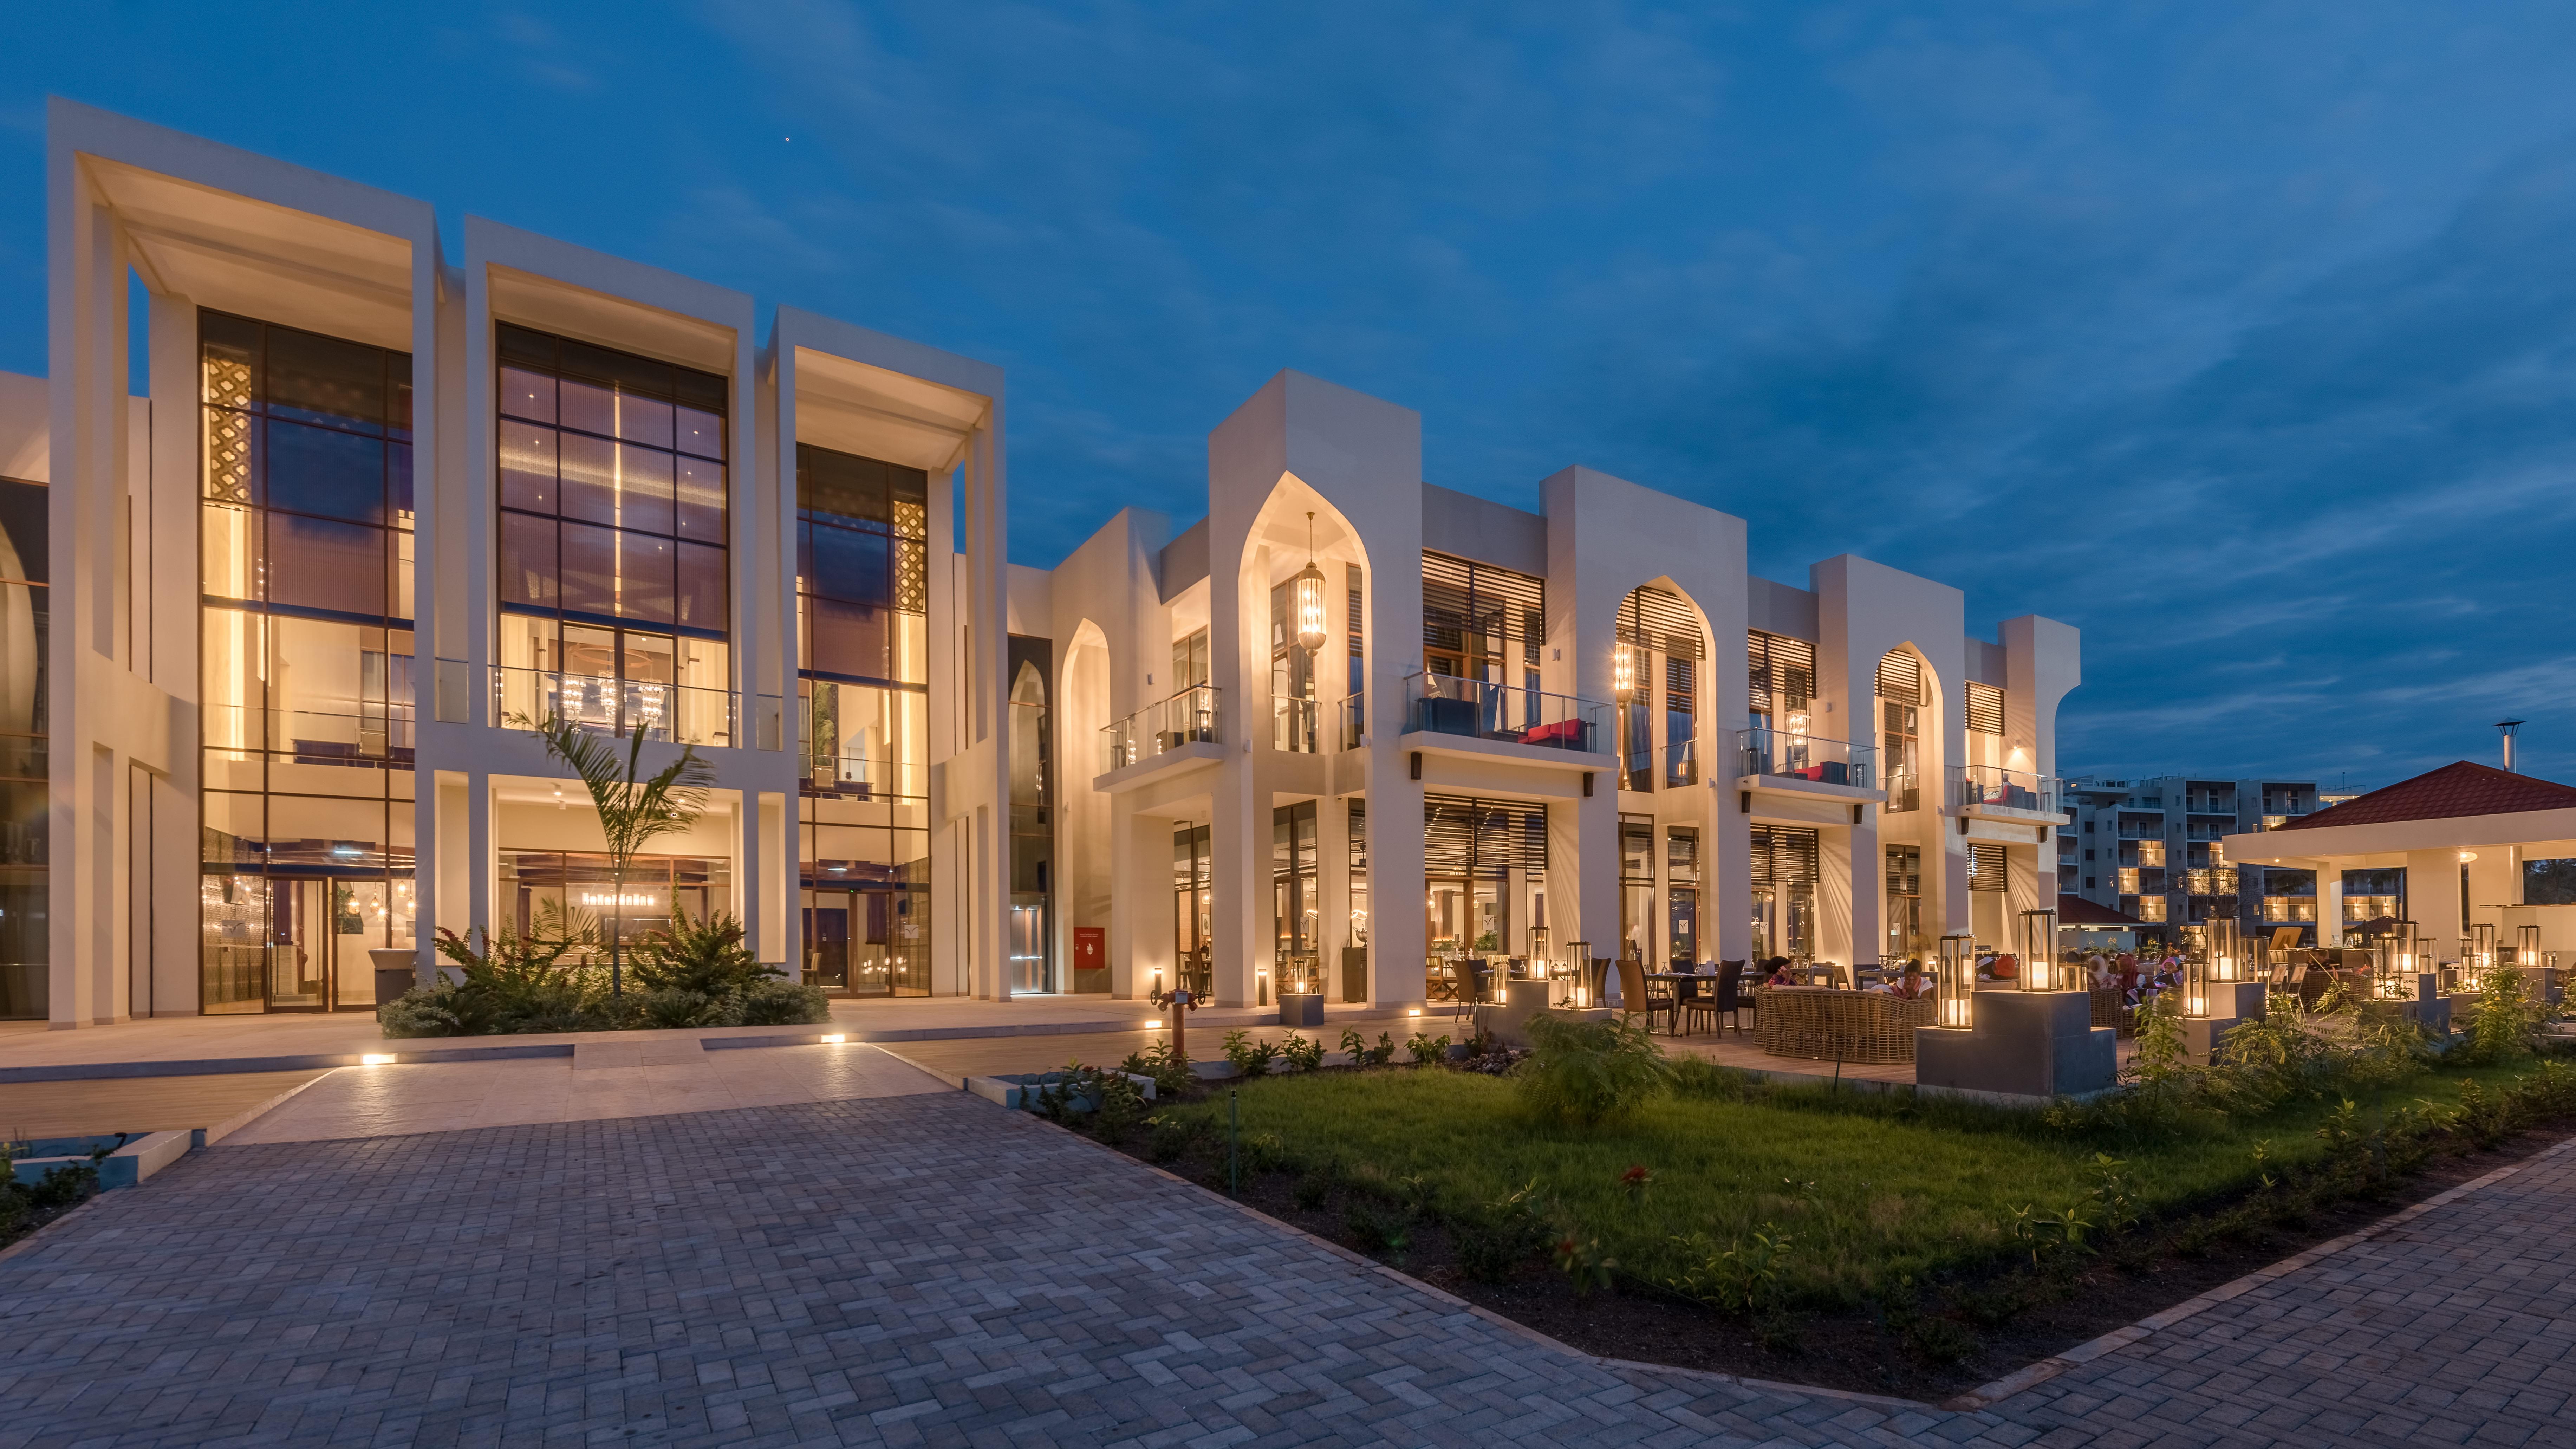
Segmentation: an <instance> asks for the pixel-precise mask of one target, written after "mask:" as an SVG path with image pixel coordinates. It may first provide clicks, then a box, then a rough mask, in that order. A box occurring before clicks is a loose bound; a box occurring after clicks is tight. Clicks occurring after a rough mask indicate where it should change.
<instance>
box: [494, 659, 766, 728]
mask: <svg viewBox="0 0 2576 1449" xmlns="http://www.w3.org/2000/svg"><path fill="white" fill-rule="evenodd" d="M492 702H493V716H494V718H496V719H498V720H499V721H500V722H501V724H502V725H503V726H505V727H507V728H510V729H533V728H535V727H536V724H537V722H538V721H540V720H543V719H545V718H546V717H547V716H549V715H553V716H556V717H559V718H562V719H565V720H569V721H571V722H572V723H574V724H576V725H579V726H581V727H582V728H584V729H590V730H597V731H599V732H600V733H602V734H614V735H631V734H633V733H634V732H635V730H636V728H637V727H638V726H641V727H642V728H643V730H644V737H645V738H646V739H648V740H659V741H663V742H665V743H669V744H677V745H709V746H714V747H718V748H732V747H736V746H739V745H741V744H743V743H744V741H743V740H742V739H741V736H740V731H739V716H740V713H741V710H740V696H738V695H737V694H735V693H734V691H732V690H730V689H705V688H700V687H698V686H696V685H688V684H660V683H654V682H651V681H647V680H637V679H617V678H614V677H610V676H605V675H596V674H567V673H563V672H560V671H557V670H549V669H522V668H518V667H516V666H513V665H507V664H502V665H495V666H493V669H492Z"/></svg>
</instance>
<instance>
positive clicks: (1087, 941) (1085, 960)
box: [1073, 926, 1109, 971]
mask: <svg viewBox="0 0 2576 1449" xmlns="http://www.w3.org/2000/svg"><path fill="white" fill-rule="evenodd" d="M1108 967H1109V928H1108V927H1106V926H1076V927H1074V928H1073V969H1074V970H1076V971H1104V970H1107V969H1108Z"/></svg>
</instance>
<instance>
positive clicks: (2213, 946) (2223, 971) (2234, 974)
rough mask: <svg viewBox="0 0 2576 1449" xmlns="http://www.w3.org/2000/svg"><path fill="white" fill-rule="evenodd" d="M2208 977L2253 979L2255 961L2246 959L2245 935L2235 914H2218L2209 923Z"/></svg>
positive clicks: (2235, 980)
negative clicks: (2237, 922)
mask: <svg viewBox="0 0 2576 1449" xmlns="http://www.w3.org/2000/svg"><path fill="white" fill-rule="evenodd" d="M2208 961H2209V971H2208V979H2210V980H2212V981H2218V982H2229V983H2232V982H2237V981H2251V980H2253V979H2254V977H2253V971H2252V967H2253V963H2252V962H2250V961H2248V960H2246V959H2245V935H2244V932H2243V931H2241V930H2239V929H2238V927H2237V924H2236V918H2235V917H2234V916H2216V917H2213V918H2211V920H2210V923H2209V951H2208Z"/></svg>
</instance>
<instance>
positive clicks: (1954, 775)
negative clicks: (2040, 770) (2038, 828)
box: [1950, 765, 2057, 814]
mask: <svg viewBox="0 0 2576 1449" xmlns="http://www.w3.org/2000/svg"><path fill="white" fill-rule="evenodd" d="M1950 807H1951V808H1952V809H1954V810H2035V811H2040V812H2043V813H2046V814H2055V813H2056V811H2057V781H2056V780H2055V779H2053V778H2052V777H2050V776H2047V775H2032V774H2025V773H2024V772H2022V771H2020V770H2006V769H2001V768H1998V767H1996V766H1994V765H1952V766H1951V767H1950Z"/></svg>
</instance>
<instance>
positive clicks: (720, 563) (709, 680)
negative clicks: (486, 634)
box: [496, 323, 738, 745]
mask: <svg viewBox="0 0 2576 1449" xmlns="http://www.w3.org/2000/svg"><path fill="white" fill-rule="evenodd" d="M497 331H498V339H499V340H498V346H499V352H500V368H499V374H500V381H499V387H500V398H499V403H498V418H497V428H496V434H497V436H498V438H499V444H500V469H501V476H500V488H499V497H500V518H499V533H498V537H499V547H500V601H499V602H500V614H501V637H500V653H499V659H500V669H499V677H498V679H497V681H496V684H497V693H498V696H499V702H500V715H501V718H502V720H503V722H505V723H511V722H516V721H520V720H528V721H534V720H538V719H542V718H544V717H545V716H547V715H548V714H555V715H560V716H562V717H563V718H565V719H569V720H572V721H574V722H576V723H580V724H585V725H592V726H596V727H598V728H601V729H605V730H613V731H617V732H619V733H625V732H628V731H631V730H633V729H634V728H635V727H636V726H637V725H639V724H641V725H643V726H645V727H646V728H647V729H648V730H649V731H650V732H651V734H652V737H653V738H656V739H670V740H681V741H686V742H689V743H692V744H705V745H733V744H735V743H737V742H738V740H737V737H736V729H737V727H738V721H737V720H736V718H735V710H734V707H733V694H732V691H731V687H730V682H729V681H730V669H731V658H730V653H731V644H730V641H731V638H732V635H731V624H730V606H729V605H728V603H727V600H728V599H729V598H730V592H729V579H730V569H729V565H728V559H727V541H728V538H729V534H728V532H727V508H726V496H727V492H726V479H725V463H724V458H725V427H726V420H725V393H726V388H725V380H724V379H723V378H721V377H718V376H716V375H715V374H713V373H706V372H697V371H694V370H692V369H690V368H685V367H675V366H673V365H671V364H669V363H666V362H656V361H654V360H653V359H651V358H646V357H637V356H635V355H633V354H630V353H624V352H612V351H610V350H609V349H607V348H604V347H593V346H591V345H589V344H588V343H583V342H576V341H573V340H572V339H570V338H559V337H553V336H549V335H547V334H545V333H542V332H532V331H530V330H528V329H527V328H524V327H513V326H510V325H508V324H507V323H503V324H500V326H499V327H498V329H497Z"/></svg>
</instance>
